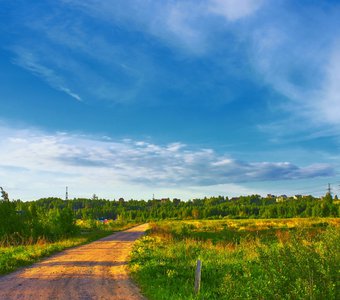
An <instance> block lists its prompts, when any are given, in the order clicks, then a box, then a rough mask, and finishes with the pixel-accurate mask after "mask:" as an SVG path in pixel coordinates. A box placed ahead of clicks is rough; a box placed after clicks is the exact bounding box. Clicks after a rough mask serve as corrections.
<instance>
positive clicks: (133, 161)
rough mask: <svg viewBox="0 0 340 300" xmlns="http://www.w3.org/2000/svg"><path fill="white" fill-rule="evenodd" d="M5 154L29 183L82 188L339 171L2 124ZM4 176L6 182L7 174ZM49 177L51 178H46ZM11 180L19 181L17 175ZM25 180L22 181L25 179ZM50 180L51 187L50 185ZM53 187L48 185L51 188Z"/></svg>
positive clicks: (6, 163) (5, 164) (6, 164)
mask: <svg viewBox="0 0 340 300" xmlns="http://www.w3.org/2000/svg"><path fill="white" fill-rule="evenodd" d="M0 133H1V144H0V155H1V157H2V162H1V166H0V167H1V168H2V169H3V170H6V168H7V170H8V169H11V170H13V168H21V169H22V170H23V171H22V172H17V173H18V174H20V176H19V177H18V178H20V177H21V176H24V174H25V173H27V177H25V180H27V182H26V185H31V184H32V185H33V186H34V185H35V183H34V182H31V181H32V179H30V176H28V174H30V173H32V172H33V173H34V174H35V176H34V177H33V178H34V180H38V181H41V182H44V180H45V179H46V178H45V177H46V174H51V172H53V176H52V175H49V176H48V178H53V180H54V181H55V182H59V183H61V182H63V184H65V181H71V182H76V184H77V185H78V187H79V188H84V189H86V185H88V184H89V182H91V184H90V185H91V186H97V187H103V186H105V187H111V188H112V189H113V190H114V189H115V188H117V186H119V185H124V186H142V187H143V188H144V189H146V188H149V189H153V188H159V189H167V188H173V189H174V190H177V189H179V190H181V189H182V190H183V189H185V188H188V187H195V186H196V187H199V186H201V187H202V186H215V185H223V184H234V185H235V186H236V185H240V186H242V184H243V183H247V182H256V181H268V182H273V181H276V180H293V179H294V180H295V179H304V178H316V177H324V176H332V175H334V169H333V168H332V167H331V166H330V165H328V164H313V165H308V166H301V167H300V166H297V165H294V164H292V163H289V162H265V161H262V162H246V161H240V160H237V159H234V158H232V157H230V156H229V155H227V154H225V155H219V154H217V153H216V152H215V151H214V150H213V149H192V148H191V147H189V146H186V145H184V144H182V143H172V144H168V145H157V144H153V143H150V142H147V141H133V140H118V141H112V140H107V139H92V138H90V137H86V136H79V135H72V134H67V133H55V134H46V133H43V132H41V131H37V130H18V129H10V128H6V127H5V128H4V127H3V128H1V130H0ZM1 177H2V180H3V181H4V183H5V182H6V180H7V179H6V175H5V173H3V174H2V176H1ZM44 178H45V179H44ZM11 180H14V181H13V182H11V184H15V182H17V181H16V180H15V179H13V178H12V179H11ZM19 184H21V183H19ZM50 184H51V183H50V182H47V183H46V186H48V185H50ZM46 188H47V187H46Z"/></svg>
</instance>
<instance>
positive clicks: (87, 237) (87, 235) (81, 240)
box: [0, 223, 137, 275]
mask: <svg viewBox="0 0 340 300" xmlns="http://www.w3.org/2000/svg"><path fill="white" fill-rule="evenodd" d="M135 225H137V224H134V223H123V224H119V223H118V224H115V225H111V226H101V225H99V226H96V227H95V228H91V227H90V226H88V224H86V225H85V224H80V226H81V228H82V229H83V230H82V231H81V232H80V233H79V234H77V235H76V236H73V237H69V238H65V239H61V240H59V241H55V242H48V241H46V240H44V239H40V240H38V242H37V243H35V244H32V245H20V246H12V247H0V274H2V275H3V274H7V273H9V272H12V271H14V270H16V269H18V268H20V267H23V266H28V265H31V264H33V263H35V262H37V261H39V260H40V259H42V258H44V257H47V256H50V255H52V254H54V253H57V252H60V251H62V250H64V249H67V248H71V247H75V246H79V245H83V244H86V243H89V242H92V241H95V240H97V239H99V238H102V237H105V236H107V235H110V234H112V233H113V232H115V231H121V230H125V229H128V228H130V227H133V226H135Z"/></svg>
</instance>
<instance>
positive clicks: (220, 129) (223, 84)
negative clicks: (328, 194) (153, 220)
mask: <svg viewBox="0 0 340 300" xmlns="http://www.w3.org/2000/svg"><path fill="white" fill-rule="evenodd" d="M339 28H340V3H339V2H338V1H283V0H282V1H279V0H278V1H269V0H244V1H236V0H224V1H222V0H209V1H208V0H207V1H198V0H195V1H190V0H188V1H166V0H164V1H151V0H150V1H145V0H143V1H142V0H134V1H127V0H124V1H118V0H112V1H111V0H110V1H109V0H107V1H95V0H81V1H80V0H62V1H46V0H45V1H30V2H27V1H9V0H0V38H1V43H0V70H1V72H0V95H1V97H0V107H1V109H0V137H1V140H0V143H1V147H0V157H1V161H0V185H1V186H3V187H4V188H5V189H6V190H8V192H9V194H10V196H11V197H12V198H20V199H24V200H28V199H35V198H39V197H44V196H59V197H63V196H64V190H65V186H69V190H70V196H71V197H90V196H91V195H92V194H93V193H96V194H97V195H98V196H99V197H107V198H111V199H112V198H119V197H125V198H137V199H141V198H144V199H148V198H151V197H152V194H155V196H156V197H171V198H172V197H180V198H182V199H188V198H193V197H201V196H205V195H207V196H210V195H226V196H236V195H240V194H252V193H258V194H261V195H265V194H267V193H272V194H288V195H294V194H314V195H322V194H324V193H325V191H326V185H327V183H329V182H330V183H332V187H333V191H334V193H338V192H339V184H340V176H339V169H340V155H339V150H340V149H339V148H340V147H339V146H340V117H339V116H340V96H339V95H340V29H339Z"/></svg>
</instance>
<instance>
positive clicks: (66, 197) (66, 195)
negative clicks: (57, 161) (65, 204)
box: [65, 186, 68, 200]
mask: <svg viewBox="0 0 340 300" xmlns="http://www.w3.org/2000/svg"><path fill="white" fill-rule="evenodd" d="M65 200H68V186H67V187H66V194H65Z"/></svg>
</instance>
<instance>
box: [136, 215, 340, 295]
mask: <svg viewBox="0 0 340 300" xmlns="http://www.w3.org/2000/svg"><path fill="white" fill-rule="evenodd" d="M339 255H340V231H339V220H337V219H327V220H321V219H320V220H318V219H316V220H303V221H301V220H294V219H289V220H277V221H275V220H274V221H273V220H270V221H267V220H259V221H249V220H247V221H236V220H234V221H202V222H198V221H195V222H162V223H157V224H153V225H152V229H151V230H150V232H149V235H148V236H146V237H144V238H143V239H141V240H140V241H139V242H138V243H137V244H136V246H135V248H134V251H133V254H132V260H131V271H132V274H133V277H134V278H135V279H136V280H137V281H138V283H139V284H140V286H141V288H142V290H143V291H144V293H145V294H146V295H147V296H148V297H149V298H150V299H174V300H176V299H337V298H338V297H339V295H340V293H339V292H340V291H339V271H340V257H339ZM198 258H200V259H201V260H202V262H203V267H202V285H201V291H200V294H199V295H198V296H195V295H194V271H195V265H196V260H197V259H198Z"/></svg>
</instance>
